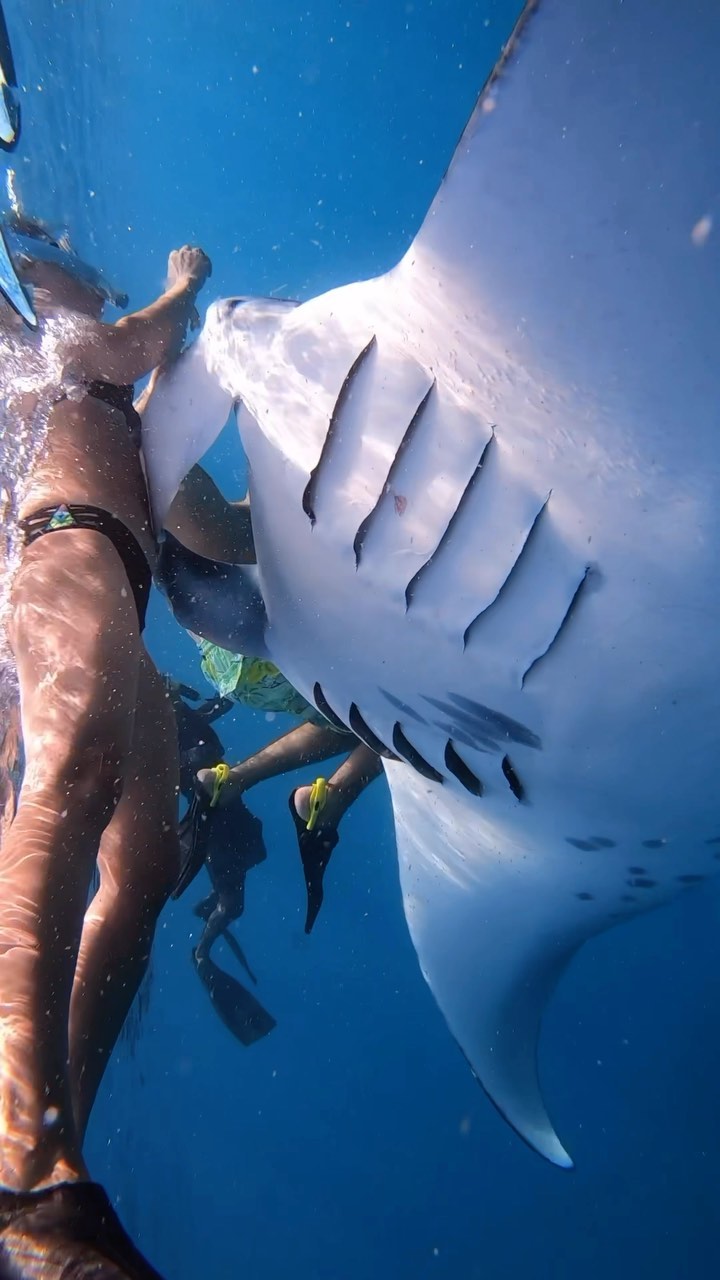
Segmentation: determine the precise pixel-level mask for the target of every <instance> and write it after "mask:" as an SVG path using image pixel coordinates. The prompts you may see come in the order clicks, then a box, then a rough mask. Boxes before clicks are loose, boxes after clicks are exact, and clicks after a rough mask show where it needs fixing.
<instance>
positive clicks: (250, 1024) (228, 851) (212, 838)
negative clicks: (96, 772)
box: [165, 676, 276, 1045]
mask: <svg viewBox="0 0 720 1280" xmlns="http://www.w3.org/2000/svg"><path fill="white" fill-rule="evenodd" d="M165 684H166V687H167V689H168V694H169V696H170V699H171V701H172V704H173V707H174V709H175V719H176V721H177V726H178V749H179V757H180V790H181V792H182V794H183V795H184V796H185V799H186V800H187V801H188V809H187V812H186V814H185V816H184V818H183V819H182V820H181V822H180V824H179V827H178V834H179V838H180V851H181V859H182V863H181V870H180V876H179V878H178V881H177V884H176V885H175V888H174V890H173V895H172V896H173V898H179V897H181V896H182V894H184V893H185V891H186V889H187V888H188V887H189V885H190V884H192V882H193V880H194V879H195V877H196V875H198V873H199V872H200V870H201V868H202V866H203V865H204V866H205V868H206V870H207V873H208V875H209V877H210V883H211V885H212V891H211V892H210V893H209V894H208V895H207V897H205V898H204V899H203V900H202V901H201V902H198V903H197V904H196V905H195V907H194V908H193V911H194V913H195V915H196V916H198V917H199V918H200V919H201V920H202V921H204V928H203V931H202V935H201V937H200V941H199V942H198V944H197V946H196V947H195V948H194V950H193V953H192V959H193V965H194V967H195V971H196V973H197V975H198V977H199V978H200V981H201V982H202V984H203V986H204V987H205V990H206V991H207V993H208V995H209V997H210V1001H211V1003H212V1005H213V1008H214V1009H215V1011H216V1013H217V1014H218V1016H219V1017H220V1019H221V1021H222V1022H223V1023H224V1024H225V1026H226V1027H227V1028H228V1030H229V1031H230V1032H231V1033H232V1035H233V1036H235V1039H236V1040H239V1041H240V1043H241V1044H243V1045H251V1044H254V1043H255V1041H256V1040H260V1039H261V1038H262V1037H263V1036H266V1035H267V1034H268V1033H269V1032H270V1031H272V1029H273V1027H274V1026H275V1025H276V1024H275V1019H274V1018H273V1017H272V1016H271V1015H270V1014H269V1013H268V1012H267V1010H266V1009H264V1008H263V1006H262V1005H261V1004H260V1003H259V1001H258V1000H257V999H256V998H255V996H253V994H252V993H251V992H250V991H248V990H247V989H246V988H245V987H244V986H243V985H242V983H240V982H238V980H237V979H236V978H233V977H232V976H231V975H230V974H228V973H226V972H225V971H224V970H223V969H221V968H220V967H219V965H217V964H216V963H215V961H214V960H213V959H212V957H211V954H210V952H211V950H212V948H213V946H214V945H215V943H216V942H217V941H218V939H220V938H222V939H223V941H224V942H225V943H226V944H227V946H228V947H229V949H230V950H231V951H232V953H233V955H234V956H235V958H236V959H237V961H238V962H239V963H240V965H241V966H242V967H243V969H245V971H246V973H247V974H248V977H249V978H250V980H251V982H253V983H255V982H256V981H257V980H256V978H255V975H254V973H253V972H252V970H251V968H250V966H249V964H248V962H247V959H246V958H245V954H244V952H243V950H242V948H241V946H240V943H239V942H238V941H237V939H236V937H235V935H234V934H233V933H232V931H231V929H230V926H231V925H232V924H233V922H234V921H235V920H239V918H240V916H241V915H242V913H243V911H244V909H245V878H246V876H247V873H248V871H249V870H250V869H251V868H252V867H256V866H259V865H260V863H261V862H264V861H265V858H266V857H267V851H266V849H265V842H264V840H263V835H262V823H261V822H260V820H259V818H256V817H255V815H254V814H252V813H251V812H250V810H249V809H248V808H247V807H246V806H245V805H244V804H243V803H242V801H240V802H239V803H238V804H234V805H233V806H232V807H231V808H225V809H218V808H216V802H215V803H213V797H212V796H211V797H209V798H208V797H207V795H206V793H205V792H204V791H202V790H201V789H199V788H198V787H197V778H196V775H197V771H198V769H199V768H203V767H211V766H212V767H213V768H214V771H215V773H216V774H217V776H218V777H222V776H223V770H226V769H227V765H224V764H223V763H220V764H217V765H214V763H213V762H215V761H222V757H223V755H224V754H225V748H224V747H223V744H222V742H221V741H220V738H219V737H218V735H217V733H216V732H215V730H214V729H213V728H212V727H211V722H212V721H213V720H215V719H217V718H218V717H219V716H222V715H225V714H226V712H227V711H228V710H230V708H231V707H232V706H233V705H234V704H233V702H232V701H231V700H230V699H229V698H208V699H207V700H206V701H204V702H200V694H199V693H197V691H196V690H195V689H193V688H191V687H190V686H189V685H186V684H179V683H178V682H177V681H175V680H172V679H171V677H169V676H166V677H165ZM190 699H192V700H193V701H195V702H200V705H199V706H197V707H190V706H188V701H189V700H190Z"/></svg>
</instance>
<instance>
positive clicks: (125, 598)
mask: <svg viewBox="0 0 720 1280" xmlns="http://www.w3.org/2000/svg"><path fill="white" fill-rule="evenodd" d="M5 233H6V241H7V244H8V246H9V247H10V250H11V253H12V255H13V259H14V265H15V268H16V269H17V271H18V273H19V275H20V278H21V279H22V281H23V283H24V284H25V285H29V286H31V287H32V289H33V300H34V305H35V310H36V312H37V316H38V329H37V331H36V332H32V331H30V330H29V329H28V328H27V327H25V326H24V325H23V322H22V320H21V319H20V317H19V316H18V315H17V314H16V313H15V312H14V311H13V310H11V308H10V307H9V306H8V305H6V304H5V303H0V403H1V404H2V413H3V418H4V420H3V429H2V431H1V432H0V438H4V448H11V447H12V446H13V444H14V443H16V442H17V441H18V440H19V441H23V440H25V441H27V440H38V439H39V440H40V442H41V444H40V447H37V448H35V449H34V450H29V451H26V453H25V454H24V455H23V456H22V457H20V456H19V455H18V453H17V451H16V454H15V456H14V465H15V476H14V483H15V486H16V489H17V493H16V495H15V496H14V497H15V505H14V509H12V510H11V512H10V520H11V523H12V525H13V527H12V528H11V530H10V532H11V535H14V549H13V536H11V538H10V548H9V564H8V565H6V573H5V581H4V584H3V585H4V588H5V595H6V600H5V603H6V612H5V627H6V631H7V638H8V640H9V643H10V647H11V650H12V654H13V656H14V660H15V664H16V667H17V677H18V681H19V690H20V701H21V708H22V736H23V744H24V750H25V769H24V776H23V781H22V787H21V791H20V798H19V804H18V809H17V813H16V815H15V817H14V820H13V822H12V824H11V826H10V828H9V831H8V832H7V834H6V837H5V839H4V842H3V845H2V849H1V850H0V1184H1V1185H2V1187H3V1188H4V1190H3V1191H2V1192H1V1193H0V1275H3V1276H5V1275H12V1276H13V1277H17V1280H21V1278H22V1277H28V1278H29V1277H40V1276H42V1277H43V1278H45V1277H47V1278H48V1280H49V1278H50V1277H60V1276H69V1275H71V1274H72V1275H78V1276H79V1275H80V1274H82V1275H88V1276H89V1275H90V1274H92V1275H93V1276H94V1277H97V1278H98V1280H100V1278H101V1277H108V1280H109V1278H110V1277H113V1278H115V1280H118V1278H119V1277H121V1276H131V1277H137V1278H138V1280H140V1278H141V1277H151V1276H153V1275H155V1274H156V1273H155V1272H154V1271H153V1270H152V1268H151V1267H150V1266H149V1264H147V1263H146V1262H145V1261H144V1259H142V1258H141V1257H140V1255H139V1254H138V1253H137V1251H135V1250H134V1249H133V1247H132V1245H131V1243H130V1241H129V1240H128V1238H127V1237H126V1236H125V1234H124V1232H123V1231H122V1228H121V1227H120V1225H119V1223H118V1221H117V1218H116V1217H115V1214H114V1212H113V1210H112V1208H111V1206H110V1204H109V1202H108V1200H107V1197H106V1196H105V1193H104V1192H103V1191H102V1189H101V1188H99V1187H98V1186H96V1184H93V1183H91V1182H89V1181H88V1172H87V1169H86V1166H85V1163H84V1160H83V1157H82V1153H81V1150H82V1143H83V1137H84V1133H85V1129H86V1126H87V1121H88V1117H89V1114H90V1111H91V1108H92V1105H93V1102H94V1099H95V1096H96V1093H97V1090H98V1087H99V1084H100V1081H101V1079H102V1076H103V1072H104V1070H105V1067H106V1065H107V1062H108V1058H109V1055H110V1053H111V1051H112V1048H113V1046H114V1044H115V1042H116V1040H117V1037H118V1034H119V1032H120V1030H121V1028H122V1025H123V1022H124V1020H125V1017H126V1014H127V1012H128V1009H129V1007H130V1005H131V1003H132V1000H133V998H134V995H135V993H136V991H137V989H138V986H139V984H140V981H141V978H142V976H143V973H144V972H145V969H146V966H147V962H148V957H149V953H150V948H151V944H152V939H153V935H154V931H155V924H156V921H157V918H158V915H159V913H160V911H161V909H162V907H163V905H164V903H165V901H166V900H167V897H168V895H169V893H170V892H171V890H172V888H173V886H174V884H175V882H176V879H177V872H178V864H179V850H178V841H177V833H176V816H175V815H176V790H177V782H178V766H177V750H176V744H175V725H174V723H173V716H172V708H171V704H170V701H169V699H168V697H167V694H166V691H165V688H164V686H163V683H162V680H161V678H160V676H159V675H158V673H157V671H156V670H155V668H154V666H153V664H152V662H151V661H150V659H149V657H148V655H147V653H146V651H145V648H144V645H143V642H142V638H141V636H142V630H143V627H144V623H145V611H146V607H147V602H148V595H149V591H150V585H151V574H152V568H153V563H154V557H155V540H154V537H153V533H152V529H151V524H150V516H149V510H148V499H147V491H146V487H145V481H144V475H143V469H142V464H141V457H140V448H139V445H140V439H139V427H140V423H139V419H138V417H137V414H136V413H135V412H134V410H133V404H132V384H133V383H134V382H135V381H136V380H137V379H138V378H140V377H142V376H144V375H145V374H146V373H148V372H149V371H150V370H151V369H152V368H154V367H155V366H156V365H157V364H158V363H159V362H160V361H162V360H163V359H165V358H167V357H170V356H172V355H174V354H177V352H179V350H180V348H181V345H182V343H183V340H184V337H185V333H186V329H187V326H188V323H189V322H190V320H191V317H192V315H193V311H194V306H195V300H196V298H197V294H198V292H199V290H200V288H201V287H202V285H203V283H204V282H205V280H206V279H207V277H208V276H209V274H210V270H211V267H210V262H209V259H208V258H207V257H206V256H205V254H204V253H203V252H202V251H201V250H200V249H196V248H190V247H187V246H186V247H184V248H182V249H178V250H175V251H174V252H173V253H171V254H170V258H169V263H168V284H167V288H166V291H165V293H164V294H162V296H161V297H159V298H158V299H157V300H156V301H155V302H153V303H152V304H151V305H150V306H148V307H146V308H144V309H143V310H141V311H138V312H135V313H134V314H132V315H129V316H127V317H126V318H124V319H121V320H119V321H118V322H117V323H115V324H103V323H101V316H102V312H103V307H104V304H105V302H106V300H109V299H115V300H118V295H117V294H115V293H114V292H113V291H112V290H111V289H110V288H109V286H108V285H107V283H106V282H105V281H104V280H103V278H102V277H101V276H100V274H99V273H98V272H95V271H94V270H93V269H91V268H89V267H88V266H87V265H86V264H85V263H83V262H82V261H81V260H80V259H79V258H77V257H76V255H75V254H74V253H73V252H72V250H71V248H70V246H69V244H68V242H67V239H66V238H63V239H57V238H55V237H53V236H52V235H51V234H50V233H49V232H48V231H47V229H46V228H45V227H43V226H42V225H41V224H39V223H32V222H31V221H29V220H27V219H25V220H23V222H22V224H18V223H17V221H15V222H13V221H11V220H9V221H7V222H6V226H5ZM4 461H5V459H4ZM21 464H22V465H21ZM7 518H8V516H7V514H6V519H7ZM10 568H11V569H12V573H10V571H9V570H10ZM96 860H97V861H98V863H99V869H100V887H99V890H98V892H97V894H96V895H95V897H94V898H93V900H92V902H91V904H90V906H89V907H88V906H87V902H88V893H89V888H90V883H91V877H92V874H93V869H94V867H95V863H96Z"/></svg>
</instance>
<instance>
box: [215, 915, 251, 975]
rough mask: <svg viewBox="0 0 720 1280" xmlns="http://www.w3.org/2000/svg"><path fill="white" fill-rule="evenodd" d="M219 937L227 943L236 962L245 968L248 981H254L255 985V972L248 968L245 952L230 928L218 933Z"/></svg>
mask: <svg viewBox="0 0 720 1280" xmlns="http://www.w3.org/2000/svg"><path fill="white" fill-rule="evenodd" d="M220 937H221V938H223V939H224V941H225V942H226V943H227V945H228V946H229V948H230V950H231V951H232V953H233V955H234V957H235V959H236V960H237V962H238V964H239V965H240V966H241V967H242V968H243V969H244V970H245V972H246V974H247V976H248V978H249V979H250V981H251V982H252V983H254V984H255V986H257V978H256V977H255V974H254V973H253V971H252V969H251V968H250V965H249V964H248V959H247V956H246V955H245V952H244V951H243V949H242V947H241V946H240V943H239V942H238V940H237V938H236V937H235V934H234V933H233V932H232V930H231V929H229V928H228V929H225V930H223V932H222V933H221V934H220Z"/></svg>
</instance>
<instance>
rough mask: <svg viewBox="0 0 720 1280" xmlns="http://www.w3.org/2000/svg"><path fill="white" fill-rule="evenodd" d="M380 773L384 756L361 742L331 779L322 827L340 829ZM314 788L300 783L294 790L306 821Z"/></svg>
mask: <svg viewBox="0 0 720 1280" xmlns="http://www.w3.org/2000/svg"><path fill="white" fill-rule="evenodd" d="M379 773H382V761H381V759H380V756H378V755H376V753H375V752H374V751H371V750H370V748H369V747H366V746H365V744H364V743H363V742H361V743H360V745H359V746H358V747H356V748H355V750H354V751H351V753H350V755H349V756H348V758H347V760H344V761H343V763H342V764H341V765H340V767H339V768H338V769H336V770H335V772H334V774H333V775H332V777H331V778H330V779H329V780H328V785H327V796H326V799H325V804H324V805H323V809H322V813H321V814H320V817H319V819H318V824H317V825H318V827H332V828H335V829H336V828H337V827H338V826H339V824H340V822H341V820H342V818H343V817H344V815H345V814H346V813H347V811H348V809H349V808H350V806H351V805H353V804H354V803H355V801H356V800H357V798H358V796H360V795H362V793H363V791H364V790H365V788H366V787H367V786H369V785H370V783H371V782H373V781H374V779H375V778H377V776H378V774H379ZM310 791H311V788H310V787H298V789H297V791H296V792H295V793H294V794H295V808H296V810H297V813H298V816H299V817H301V818H304V819H305V820H306V821H307V818H308V816H309V806H310Z"/></svg>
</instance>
